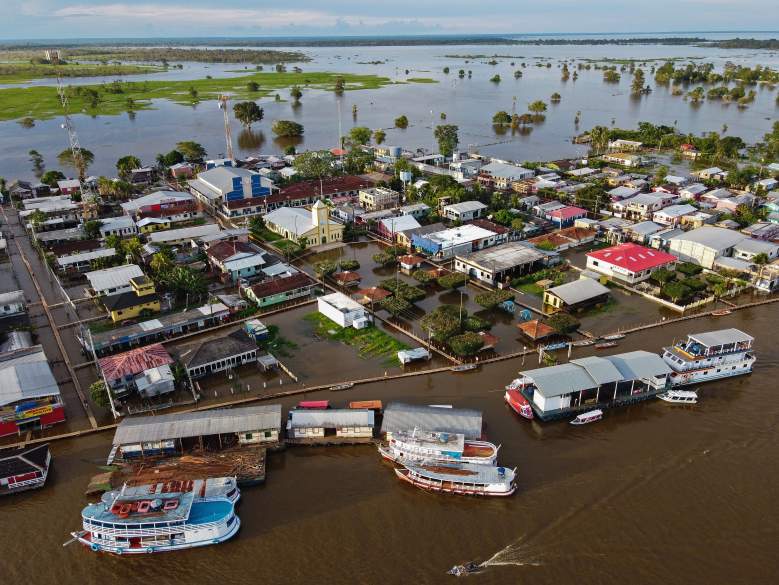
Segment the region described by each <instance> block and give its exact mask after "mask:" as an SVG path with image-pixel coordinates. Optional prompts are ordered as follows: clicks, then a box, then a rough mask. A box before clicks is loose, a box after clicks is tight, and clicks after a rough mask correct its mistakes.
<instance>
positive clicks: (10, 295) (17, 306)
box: [0, 290, 27, 317]
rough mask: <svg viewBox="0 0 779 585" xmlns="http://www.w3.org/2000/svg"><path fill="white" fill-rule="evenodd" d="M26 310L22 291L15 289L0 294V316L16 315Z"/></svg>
mask: <svg viewBox="0 0 779 585" xmlns="http://www.w3.org/2000/svg"><path fill="white" fill-rule="evenodd" d="M26 310H27V304H26V302H25V300H24V291H21V290H15V291H12V292H7V293H2V294H0V317H9V316H11V315H18V314H19V313H24V312H25V311H26Z"/></svg>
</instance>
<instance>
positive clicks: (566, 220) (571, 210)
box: [547, 206, 587, 227]
mask: <svg viewBox="0 0 779 585" xmlns="http://www.w3.org/2000/svg"><path fill="white" fill-rule="evenodd" d="M582 217H587V210H586V209H582V208H581V207H572V206H567V207H561V208H560V209H555V210H554V211H551V212H549V215H548V216H547V219H549V220H550V221H551V222H552V223H555V224H557V225H558V227H566V226H569V225H571V224H573V222H574V221H576V220H577V219H579V218H582Z"/></svg>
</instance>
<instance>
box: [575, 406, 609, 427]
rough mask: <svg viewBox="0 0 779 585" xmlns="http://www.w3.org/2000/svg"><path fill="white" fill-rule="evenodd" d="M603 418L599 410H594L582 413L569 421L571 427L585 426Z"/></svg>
mask: <svg viewBox="0 0 779 585" xmlns="http://www.w3.org/2000/svg"><path fill="white" fill-rule="evenodd" d="M602 418H603V411H602V410H601V409H599V408H596V409H595V410H591V411H589V412H584V413H582V414H580V415H579V416H577V417H576V418H575V419H573V420H572V421H571V424H572V425H586V424H589V423H594V422H595V421H599V420H600V419H602Z"/></svg>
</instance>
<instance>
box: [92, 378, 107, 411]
mask: <svg viewBox="0 0 779 585" xmlns="http://www.w3.org/2000/svg"><path fill="white" fill-rule="evenodd" d="M89 396H90V397H91V398H92V402H94V403H95V404H97V405H98V406H102V407H103V408H108V407H109V406H110V404H111V403H110V402H109V400H108V390H107V389H106V387H105V382H103V381H102V380H98V381H97V382H92V384H90V386H89Z"/></svg>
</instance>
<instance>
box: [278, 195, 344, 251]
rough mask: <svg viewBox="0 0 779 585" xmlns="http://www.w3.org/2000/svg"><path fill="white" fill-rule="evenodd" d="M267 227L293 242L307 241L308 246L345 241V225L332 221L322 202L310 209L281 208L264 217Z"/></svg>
mask: <svg viewBox="0 0 779 585" xmlns="http://www.w3.org/2000/svg"><path fill="white" fill-rule="evenodd" d="M263 220H265V226H266V227H267V228H268V229H269V230H270V231H272V232H274V233H276V234H279V235H280V236H283V237H285V238H287V239H288V240H292V241H293V242H300V241H305V243H306V245H307V246H318V245H320V244H328V243H330V242H340V241H342V240H343V233H344V225H343V224H341V223H338V222H337V221H333V220H332V219H330V210H329V209H328V207H327V205H325V204H324V203H323V202H322V201H317V202H316V203H314V205H313V206H312V207H311V209H310V210H308V209H301V208H299V207H279V208H278V209H274V210H273V211H271V212H270V213H268V214H267V215H265V216H263Z"/></svg>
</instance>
